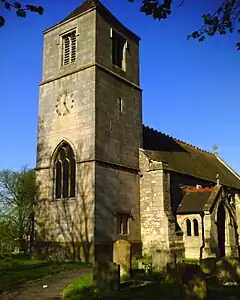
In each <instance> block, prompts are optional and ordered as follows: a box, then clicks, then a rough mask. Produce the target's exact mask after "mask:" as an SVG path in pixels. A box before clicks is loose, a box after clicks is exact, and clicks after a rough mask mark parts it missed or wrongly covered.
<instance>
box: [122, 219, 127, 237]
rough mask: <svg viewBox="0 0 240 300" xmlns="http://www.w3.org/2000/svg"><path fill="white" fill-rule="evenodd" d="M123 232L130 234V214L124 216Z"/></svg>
mask: <svg viewBox="0 0 240 300" xmlns="http://www.w3.org/2000/svg"><path fill="white" fill-rule="evenodd" d="M122 233H123V234H128V216H127V215H126V216H122Z"/></svg>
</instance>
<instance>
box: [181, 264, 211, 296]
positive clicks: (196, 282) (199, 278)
mask: <svg viewBox="0 0 240 300" xmlns="http://www.w3.org/2000/svg"><path fill="white" fill-rule="evenodd" d="M182 284H183V286H184V292H185V298H186V299H187V300H193V299H194V300H203V299H206V297H207V285H206V280H205V276H204V273H203V272H202V270H201V269H200V267H199V266H198V265H186V267H185V271H184V272H183V275H182Z"/></svg>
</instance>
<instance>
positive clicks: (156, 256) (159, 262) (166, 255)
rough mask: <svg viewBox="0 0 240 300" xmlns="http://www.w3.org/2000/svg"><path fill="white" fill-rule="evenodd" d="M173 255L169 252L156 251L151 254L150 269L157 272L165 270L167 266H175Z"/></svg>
mask: <svg viewBox="0 0 240 300" xmlns="http://www.w3.org/2000/svg"><path fill="white" fill-rule="evenodd" d="M175 261H176V259H175V254H174V253H172V252H170V251H169V250H162V249H161V250H156V251H155V252H153V253H152V267H153V269H155V270H157V271H162V270H165V269H166V267H167V264H175Z"/></svg>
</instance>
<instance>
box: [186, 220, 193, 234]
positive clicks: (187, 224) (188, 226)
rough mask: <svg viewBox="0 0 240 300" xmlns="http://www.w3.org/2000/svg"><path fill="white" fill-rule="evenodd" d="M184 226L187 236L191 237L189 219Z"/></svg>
mask: <svg viewBox="0 0 240 300" xmlns="http://www.w3.org/2000/svg"><path fill="white" fill-rule="evenodd" d="M186 226H187V236H191V235H192V230H191V221H190V220H189V219H187V220H186Z"/></svg>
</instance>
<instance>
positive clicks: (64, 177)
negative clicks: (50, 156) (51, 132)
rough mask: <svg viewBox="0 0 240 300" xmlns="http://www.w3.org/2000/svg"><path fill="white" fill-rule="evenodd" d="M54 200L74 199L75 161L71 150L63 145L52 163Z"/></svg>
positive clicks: (66, 145)
mask: <svg viewBox="0 0 240 300" xmlns="http://www.w3.org/2000/svg"><path fill="white" fill-rule="evenodd" d="M54 171H55V174H54V175H55V176H54V179H55V191H54V194H55V198H56V199H59V198H72V197H75V185H76V159H75V156H74V153H73V150H72V148H71V147H70V146H69V145H68V144H67V143H64V144H63V145H62V146H61V148H60V149H59V150H58V152H57V155H56V159H55V162H54Z"/></svg>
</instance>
